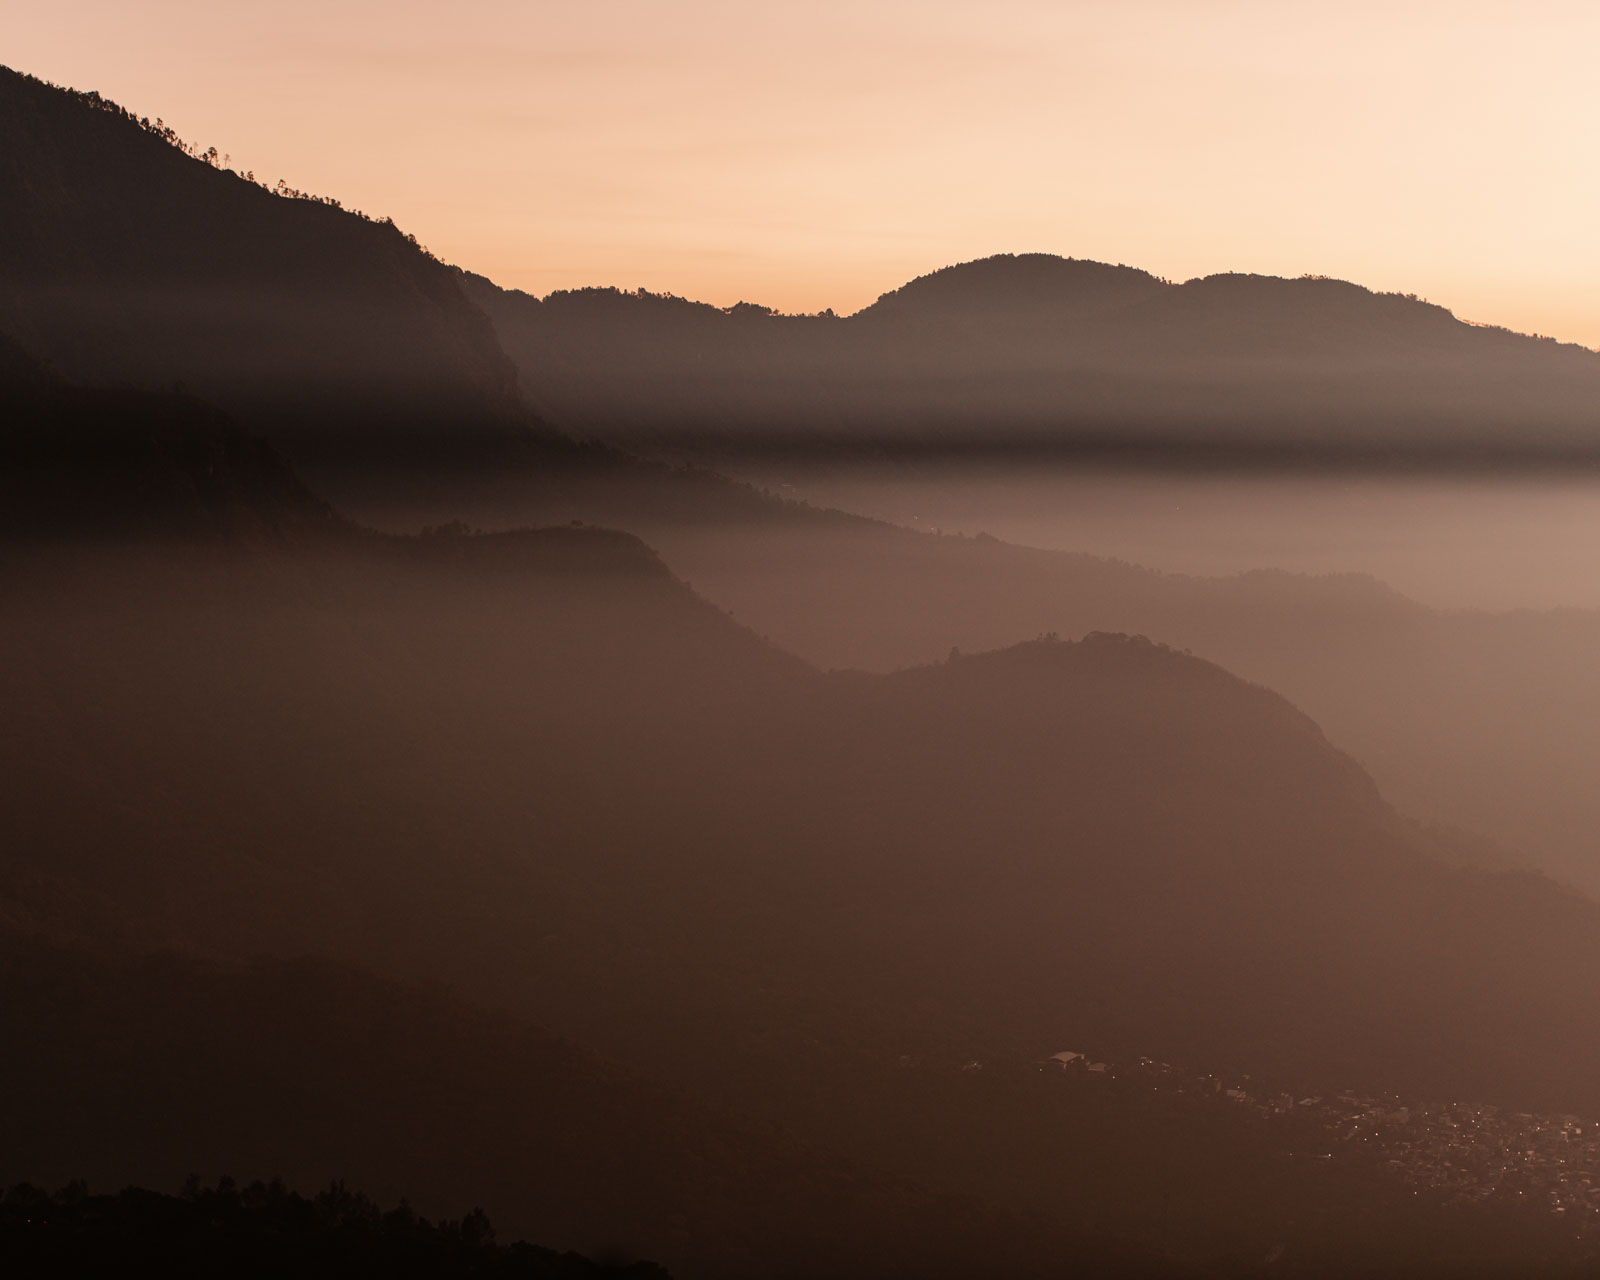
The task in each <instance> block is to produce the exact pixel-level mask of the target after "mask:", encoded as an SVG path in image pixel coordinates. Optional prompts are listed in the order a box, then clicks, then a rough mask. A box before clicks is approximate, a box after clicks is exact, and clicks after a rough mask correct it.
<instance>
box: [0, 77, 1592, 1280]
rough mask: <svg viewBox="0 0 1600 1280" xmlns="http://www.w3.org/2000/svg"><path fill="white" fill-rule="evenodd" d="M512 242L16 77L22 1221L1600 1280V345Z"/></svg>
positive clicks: (445, 1242) (1386, 312) (4, 433)
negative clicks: (787, 282)
mask: <svg viewBox="0 0 1600 1280" xmlns="http://www.w3.org/2000/svg"><path fill="white" fill-rule="evenodd" d="M475 265H477V264H473V263H461V264H455V263H451V262H447V261H444V260H442V259H441V258H440V257H439V256H436V255H435V254H433V253H431V252H429V251H428V250H427V249H426V248H425V247H424V246H423V245H422V244H420V243H419V242H418V240H417V239H416V238H415V237H414V236H412V235H411V234H409V233H408V231H407V230H405V229H402V228H401V227H399V226H397V225H395V223H394V222H392V221H390V220H389V219H387V218H381V219H380V218H376V217H370V216H368V215H366V214H364V213H360V212H357V211H355V210H351V209H346V208H344V207H343V206H342V205H341V204H340V203H339V201H338V200H337V199H335V198H332V197H329V196H322V195H310V194H308V193H305V192H302V191H299V190H296V189H295V188H294V187H292V186H291V185H290V184H288V183H285V182H278V183H276V184H272V183H267V182H263V181H258V180H257V179H256V177H255V175H254V173H253V172H250V171H248V170H243V169H242V168H241V167H238V166H233V165H232V164H231V162H230V158H229V157H226V156H222V155H219V154H217V152H216V150H215V149H214V148H213V149H210V150H206V149H202V148H200V147H197V146H193V145H190V144H188V143H186V142H185V141H184V140H183V138H181V137H180V136H179V135H178V134H177V133H176V132H175V131H174V130H173V129H171V128H170V127H168V126H167V125H166V123H165V121H164V120H162V119H151V118H149V117H146V116H142V115H138V114H135V112H134V111H132V110H128V109H125V108H124V107H123V106H121V105H119V104H118V103H116V102H113V101H111V100H110V99H109V98H107V97H102V96H101V95H100V94H98V93H95V92H89V91H87V90H78V89H68V88H63V87H61V86H58V85H53V84H50V83H48V82H46V81H44V80H42V79H39V78H36V77H34V76H31V75H28V74H25V73H24V72H22V71H13V70H8V69H5V68H0V405H3V406H4V414H3V418H0V716H3V718H4V723H5V724H6V726H7V730H8V731H7V733H6V734H5V735H3V737H0V816H3V819H4V825H5V829H6V831H7V838H6V839H5V840H4V841H3V842H0V1043H5V1044H6V1045H7V1046H8V1050H7V1052H5V1053H4V1054H0V1187H3V1188H10V1190H8V1191H4V1192H0V1260H3V1259H4V1258H6V1257H8V1256H9V1257H15V1258H22V1259H26V1260H27V1264H28V1266H30V1267H32V1268H33V1271H32V1272H30V1274H40V1275H55V1274H61V1275H65V1274H73V1273H74V1272H73V1270H72V1268H73V1267H75V1266H77V1267H81V1266H83V1265H87V1264H86V1261H85V1260H86V1259H87V1260H92V1261H96V1262H103V1260H104V1259H107V1258H110V1259H116V1260H120V1264H122V1265H134V1263H135V1262H138V1263H140V1264H141V1265H148V1266H151V1267H155V1268H157V1269H162V1268H165V1269H167V1270H169V1271H170V1270H171V1269H172V1268H173V1267H174V1266H177V1265H179V1263H178V1262H177V1261H175V1260H178V1259H188V1262H186V1263H183V1265H191V1264H192V1265H194V1266H199V1267H200V1268H201V1270H200V1271H198V1272H196V1274H205V1275H219V1276H220V1275H225V1274H235V1273H237V1272H238V1268H239V1267H240V1266H242V1265H244V1263H243V1262H241V1261H240V1260H241V1259H250V1258H252V1257H255V1258H256V1259H257V1262H258V1263H259V1265H260V1266H262V1267H281V1268H299V1269H300V1271H301V1272H302V1273H304V1274H316V1275H329V1276H333V1275H356V1274H366V1273H370V1271H371V1270H372V1269H374V1268H377V1269H383V1270H385V1271H386V1273H393V1274H417V1275H430V1276H432V1275H468V1274H473V1275H476V1274H496V1275H499V1274H506V1275H538V1276H547V1277H555V1276H566V1277H572V1278H573V1280H576V1278H577V1277H587V1276H590V1275H602V1274H613V1275H626V1276H632V1277H635V1278H636V1280H643V1278H646V1277H659V1276H661V1275H664V1274H670V1275H671V1276H675V1277H684V1278H688V1277H702V1276H703V1277H711V1278H716V1280H722V1278H725V1280H736V1278H744V1277H772V1278H773V1280H780V1278H784V1280H787V1278H790V1277H792V1278H794V1280H800V1278H801V1277H812V1276H821V1275H828V1276H854V1277H861V1278H862V1280H878V1278H883V1280H888V1278H890V1277H900V1276H908V1275H917V1276H925V1277H937V1276H950V1277H957V1276H980V1275H981V1276H990V1275H992V1276H1008V1277H1009V1276H1017V1277H1028V1276H1039V1277H1043V1276H1046V1275H1060V1274H1063V1273H1065V1272H1075V1273H1076V1272H1081V1273H1083V1274H1090V1275H1128V1276H1134V1275H1138V1276H1172V1277H1197V1276H1216V1277H1224V1276H1229V1277H1231V1276H1238V1275H1257V1274H1259V1275H1291V1276H1305V1277H1318V1276H1336V1275H1371V1276H1379V1275H1393V1276H1414V1275H1441V1276H1454V1275H1468V1274H1470V1275H1474V1276H1481V1275H1506V1276H1520V1275H1535V1274H1536V1275H1545V1274H1549V1275H1573V1276H1576V1275H1583V1274H1589V1273H1590V1272H1591V1271H1592V1269H1593V1268H1594V1267H1595V1266H1596V1265H1600V1142H1597V1135H1600V1075H1597V1073H1596V1071H1595V1065H1596V1063H1597V1061H1600V841H1597V838H1596V835H1595V833H1596V832H1600V787H1597V786H1596V785H1595V778H1596V770H1597V767H1600V739H1597V734H1600V730H1597V728H1596V726H1597V725H1600V662H1597V661H1596V659H1597V657H1600V586H1596V583H1597V582H1600V576H1597V575H1596V573H1595V569H1596V567H1597V565H1596V561H1597V558H1600V396H1597V394H1596V393H1597V392H1600V353H1596V352H1595V351H1591V350H1589V349H1587V348H1585V347H1583V346H1580V345H1578V344H1575V343H1565V342H1557V341H1555V340H1553V339H1549V338H1545V337H1538V336H1534V335H1529V334H1521V333H1517V332H1513V331H1512V330H1511V329H1509V328H1499V327H1495V326H1491V325H1486V324H1469V323H1467V322H1465V321H1462V320H1460V319H1458V318H1457V317H1456V316H1455V315H1453V314H1452V313H1451V312H1450V311H1448V310H1446V309H1445V308H1444V307H1441V306H1437V305H1434V304H1432V303H1429V302H1426V301H1424V300H1422V299H1419V298H1417V297H1414V296H1411V295H1409V294H1400V293H1394V292H1386V291H1381V290H1370V289H1367V288H1365V287H1363V286H1361V285H1358V284H1352V283H1347V282H1343V281H1338V280H1330V279H1325V278H1322V277H1320V276H1305V277H1301V278H1286V277H1278V276H1269V275H1263V274H1257V273H1243V272H1241V273H1223V274H1211V275H1207V276H1204V277H1200V278H1196V279H1192V280H1188V281H1182V282H1179V281H1173V280H1167V279H1164V278H1161V277H1160V276H1158V275H1157V274H1154V273H1152V272H1147V271H1144V270H1141V269H1137V268H1135V267H1130V266H1118V265H1111V264H1108V263H1101V262H1096V261H1092V260H1088V259H1079V258H1072V257H1066V256H1060V255H1056V254H1044V253H1018V254H1011V253H1000V254H994V255H990V256H987V257H978V258H974V259H972V260H968V261H964V262H961V263H958V264H956V265H952V266H947V267H943V268H939V269H935V270H931V271H929V272H927V273H925V274H923V275H921V276H918V277H917V278H915V279H909V280H908V281H907V282H906V283H905V284H904V285H903V286H901V287H898V288H894V289H892V290H890V291H889V292H887V293H884V294H883V295H882V296H881V297H880V298H879V299H878V300H877V302H875V303H873V304H871V305H869V306H866V307H864V308H862V309H859V310H857V311H855V312H854V313H852V314H844V315H836V314H834V313H833V312H832V311H831V310H829V311H822V312H816V313H811V314H783V313H781V312H780V311H778V310H776V309H774V308H769V307H766V306H762V305H757V304H755V303H751V302H743V303H738V304H736V305H727V306H712V305H710V304H706V303H699V302H693V301H690V300H687V299H685V298H683V297H679V296H676V295H673V294H670V293H665V292H650V291H647V290H642V289H630V290H619V289H613V288H609V287H599V285H598V284H597V285H596V287H592V288H572V289H561V290H556V291H554V292H547V293H545V294H544V295H542V296H535V295H534V294H531V293H527V292H523V291H519V290H517V289H514V288H510V287H503V286H502V284H501V283H497V282H496V281H495V280H493V279H491V278H489V276H487V275H483V274H478V273H477V272H476V271H475V270H474V269H473V268H474V266H475ZM124 1187H127V1188H129V1190H127V1191H124V1190H123V1188H124ZM491 1221H492V1222H493V1223H494V1224H496V1226H497V1227H498V1229H499V1235H498V1237H497V1236H496V1235H495V1232H494V1230H493V1229H492V1228H491V1227H490V1226H489V1223H490V1222H491ZM262 1240H270V1242H271V1244H270V1248H268V1247H266V1246H262V1245H260V1241H262ZM514 1242H515V1243H514ZM263 1249H264V1250H265V1251H264V1252H263V1251H262V1250H263ZM195 1259H204V1261H203V1262H196V1261H195ZM375 1260H376V1261H375ZM405 1268H411V1269H410V1270H405ZM0 1269H3V1266H0Z"/></svg>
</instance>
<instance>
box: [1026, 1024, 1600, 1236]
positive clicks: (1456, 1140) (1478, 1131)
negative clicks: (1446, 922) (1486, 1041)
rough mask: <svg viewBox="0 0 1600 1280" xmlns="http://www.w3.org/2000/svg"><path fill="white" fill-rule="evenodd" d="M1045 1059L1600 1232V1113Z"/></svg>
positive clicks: (1074, 1056) (1336, 1154)
mask: <svg viewBox="0 0 1600 1280" xmlns="http://www.w3.org/2000/svg"><path fill="white" fill-rule="evenodd" d="M1037 1066H1038V1067H1039V1069H1040V1070H1046V1071H1049V1070H1061V1071H1066V1072H1072V1073H1074V1074H1078V1073H1082V1074H1083V1075H1084V1076H1085V1077H1092V1076H1096V1075H1104V1076H1108V1077H1112V1078H1121V1079H1128V1078H1140V1079H1142V1080H1144V1081H1145V1082H1147V1083H1149V1084H1151V1085H1152V1086H1154V1087H1156V1088H1165V1089H1175V1090H1177V1091H1180V1092H1183V1093H1185V1094H1191V1095H1198V1096H1202V1097H1204V1096H1211V1097H1214V1098H1216V1099H1217V1100H1218V1101H1219V1102H1221V1103H1225V1104H1231V1105H1234V1106H1237V1107H1240V1108H1242V1109H1245V1110H1246V1111H1247V1112H1248V1113H1249V1114H1250V1115H1251V1116H1252V1117H1253V1118H1255V1119H1256V1120H1258V1121H1261V1122H1267V1123H1271V1122H1275V1121H1281V1122H1286V1128H1285V1137H1286V1139H1290V1140H1291V1142H1292V1144H1293V1146H1294V1148H1295V1149H1296V1155H1297V1156H1299V1157H1300V1158H1306V1159H1322V1160H1348V1159H1360V1160H1362V1161H1363V1162H1364V1163H1367V1164H1369V1165H1370V1164H1374V1163H1375V1164H1377V1165H1379V1166H1380V1167H1382V1169H1383V1170H1384V1171H1385V1172H1386V1173H1387V1174H1389V1175H1390V1176H1392V1177H1394V1178H1396V1179H1397V1180H1398V1181H1400V1182H1401V1183H1402V1184H1404V1185H1406V1186H1409V1187H1412V1188H1414V1189H1417V1190H1429V1191H1432V1192H1435V1193H1438V1194H1442V1195H1443V1196H1444V1198H1445V1199H1446V1200H1449V1201H1457V1202H1462V1203H1475V1202H1481V1201H1485V1200H1488V1199H1490V1198H1491V1197H1496V1198H1505V1197H1517V1198H1523V1199H1525V1200H1526V1201H1527V1202H1528V1203H1530V1204H1542V1205H1545V1206H1547V1207H1548V1208H1549V1210H1550V1211H1552V1212H1553V1213H1556V1214H1559V1215H1561V1216H1562V1217H1563V1218H1564V1220H1565V1221H1566V1222H1567V1223H1568V1224H1570V1225H1571V1226H1572V1227H1573V1228H1574V1229H1575V1230H1576V1231H1578V1232H1580V1233H1582V1234H1591V1233H1592V1234H1595V1235H1600V1122H1597V1121H1594V1120H1583V1119H1581V1118H1579V1117H1578V1116H1574V1115H1549V1114H1534V1113H1531V1112H1525V1111H1523V1112H1517V1111H1508V1110H1505V1109H1503V1108H1501V1107H1495V1106H1486V1105H1469V1104H1464V1103H1420V1102H1417V1101H1415V1100H1406V1099H1401V1098H1398V1097H1394V1096H1383V1097H1372V1096H1368V1095H1364V1094H1359V1093H1337V1094H1328V1095H1314V1096H1303V1097H1297V1096H1295V1095H1293V1094H1288V1093H1282V1092H1276V1091H1271V1090H1267V1089H1263V1088H1261V1087H1260V1086H1258V1085H1255V1084H1253V1083H1252V1081H1251V1080H1250V1079H1249V1078H1248V1077H1245V1078H1243V1079H1240V1080H1236V1081H1235V1080H1225V1079H1223V1078H1221V1077H1218V1076H1211V1075H1205V1076H1200V1075H1194V1074H1192V1073H1189V1072H1186V1071H1184V1070H1183V1069H1182V1068H1179V1067H1174V1066H1172V1065H1171V1064H1169V1063H1164V1062H1156V1061H1154V1060H1152V1059H1150V1058H1140V1059H1139V1060H1138V1062H1137V1063H1136V1064H1132V1065H1112V1064H1107V1063H1097V1062H1092V1061H1091V1060H1090V1059H1089V1058H1088V1057H1086V1056H1085V1055H1084V1054H1081V1053H1077V1052H1074V1051H1071V1050H1063V1051H1062V1052H1060V1053H1056V1054H1053V1055H1051V1057H1049V1058H1046V1059H1045V1060H1044V1061H1043V1062H1040V1063H1038V1064H1037ZM1288 1123H1292V1128H1289V1127H1287V1124H1288ZM1308 1139H1310V1140H1312V1141H1311V1142H1310V1146H1309V1147H1308V1146H1307V1142H1308Z"/></svg>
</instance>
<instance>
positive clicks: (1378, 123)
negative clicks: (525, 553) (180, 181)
mask: <svg viewBox="0 0 1600 1280" xmlns="http://www.w3.org/2000/svg"><path fill="white" fill-rule="evenodd" d="M7 34H8V40H7V48H6V51H5V53H4V60H5V61H6V62H7V64H8V65H11V66H13V67H15V68H16V69H17V70H20V71H25V72H28V73H30V74H33V75H37V76H41V77H44V78H47V79H50V80H53V81H56V82H58V83H64V84H68V85H71V86H72V87H74V88H78V89H94V90H98V91H99V92H101V93H103V94H105V95H106V96H107V97H109V98H113V99H115V100H116V101H118V102H120V103H122V104H123V105H125V106H127V107H129V108H130V109H132V110H134V111H136V112H138V113H140V114H147V115H150V116H152V117H154V116H158V115H159V116H161V117H163V118H164V119H165V120H166V121H167V122H168V123H170V124H172V125H173V126H174V127H175V128H176V129H177V130H178V132H179V133H180V134H181V135H183V136H184V137H186V138H188V139H190V140H192V141H194V142H197V143H199V144H200V145H202V146H205V145H213V144H214V145H216V146H217V147H218V148H219V149H220V150H222V151H225V152H229V153H231V155H232V156H233V157H234V164H235V167H237V168H241V169H244V168H248V169H253V170H254V171H255V173H256V174H257V176H258V177H262V178H265V179H266V180H268V181H273V180H276V179H277V178H279V177H283V178H285V179H287V180H288V181H289V182H290V183H291V184H292V185H294V186H297V187H301V188H304V189H307V190H312V191H316V192H319V193H325V194H330V195H334V196H337V197H338V198H339V199H340V200H341V201H343V202H344V203H345V204H346V205H347V206H351V207H359V208H362V209H365V210H366V211H367V212H369V213H372V214H374V215H377V216H385V215H387V216H391V217H393V218H394V219H395V220H396V222H398V223H399V224H400V225H401V226H402V227H404V228H405V229H406V230H408V231H411V232H413V233H414V234H415V235H417V237H418V238H419V239H420V240H422V241H423V242H424V243H426V244H428V245H429V246H430V247H431V248H432V249H433V250H434V251H435V252H436V253H438V254H439V255H440V256H441V257H443V258H445V259H447V260H448V261H451V262H454V263H457V264H459V265H461V266H463V267H466V268H468V269H470V270H474V271H478V272H481V273H483V274H485V275H487V276H489V277H491V278H492V279H494V280H495V281H496V282H498V283H500V284H502V285H506V286H508V287H514V288H519V289H525V290H527V291H528V292H530V293H535V294H538V295H540V296H543V295H545V294H548V293H549V292H551V291H552V290H554V289H560V288H573V287H581V286H584V285H601V286H604V285H615V286H617V287H620V288H627V289H632V288H637V287H644V288H647V289H650V290H652V291H655V292H666V293H675V294H680V295H683V296H686V297H690V298H695V299H697V300H702V301H706V302H710V303H713V304H716V305H722V306H726V305H730V304H732V303H734V302H737V301H741V300H745V301H751V302H760V303H764V304H766V305H768V306H773V307H776V308H778V309H779V310H782V311H789V312H814V311H820V310H823V309H825V308H831V309H833V310H835V311H837V312H839V313H840V314H849V313H851V312H854V311H856V310H859V309H860V308H861V307H862V306H865V305H867V304H868V303H870V302H871V301H872V300H873V299H875V298H876V297H878V296H879V295H880V294H881V293H883V292H885V291H887V290H889V289H893V288H896V287H898V286H899V285H901V284H903V283H905V282H906V281H907V280H909V279H912V278H913V277H915V276H918V275H923V274H926V273H927V272H929V271H932V270H935V269H937V268H939V267H942V266H946V265H949V264H951V263H955V262H961V261H968V260H971V259H974V258H981V257H986V256H988V255H990V254H993V253H1025V252H1044V253H1057V254H1061V255H1063V256H1067V257H1078V258H1093V259H1097V260H1101V261H1107V262H1123V263H1127V264H1128V265H1130V266H1135V267H1140V268H1143V269H1145V270H1147V271H1151V272H1153V273H1154V274H1156V275H1160V276H1165V277H1168V278H1171V279H1175V280H1184V279H1189V278H1192V277H1195V276H1203V275H1209V274H1212V273H1215V272H1219V271H1249V272H1258V273H1261V274H1267V275H1281V276H1291V277H1292V276H1299V275H1304V274H1317V275H1328V276H1335V277H1338V278H1341V279H1347V280H1352V281H1354V282H1356V283H1358V284H1362V285H1365V286H1367V287H1368V288H1372V289H1376V290H1380V291H1394V292H1405V293H1416V294H1418V295H1420V296H1423V297H1426V298H1428V299H1429V300H1430V301H1433V302H1436V303H1439V304H1440V305H1442V306H1445V307H1448V308H1449V309H1450V310H1452V311H1453V312H1455V314H1457V315H1458V316H1460V317H1461V318H1462V319H1466V320H1471V321H1476V322H1481V323H1491V324H1499V325H1505V326H1507V327H1509V328H1513V329H1518V330H1523V331H1526V332H1537V333H1542V334H1549V335H1553V336H1556V337H1559V338H1562V339H1564V340H1568V341H1577V342H1581V343H1583V344H1584V345H1586V346H1591V347H1600V242H1597V241H1596V239H1595V237H1594V236H1593V234H1592V230H1591V229H1592V227H1593V226H1594V225H1596V224H1600V174H1597V173H1596V172H1595V171H1594V169H1593V166H1592V165H1590V164H1588V163H1587V156H1588V154H1589V152H1590V151H1591V150H1592V145H1591V144H1592V140H1593V139H1594V138H1595V137H1596V135H1597V134H1600V99H1596V98H1595V96H1594V95H1593V94H1592V93H1590V92H1589V91H1588V85H1587V77H1588V67H1587V66H1586V65H1585V64H1586V60H1587V58H1588V51H1589V50H1590V49H1592V48H1594V47H1596V46H1597V45H1600V11H1594V10H1592V9H1590V8H1588V7H1586V6H1580V5H1577V4H1566V3H1558V4H1546V5H1541V6H1537V7H1533V8H1530V7H1528V6H1513V5H1510V4H1502V3H1476V4H1451V5H1444V4H1437V3H1433V2H1432V0H1397V2H1396V3H1392V4H1386V5H1378V4H1375V3H1359V2H1358V3H1354V4H1344V5H1338V6H1334V5H1330V4H1320V3H1318V4H1307V5H1297V6H1281V5H1273V4H1266V3H1260V2H1259V0H1219V2H1217V3H1209V4H1204V5H1196V4H1184V3H1179V2H1178V0H1137V2H1135V3H1127V4H1118V5H1112V4H1102V3H1085V4H1050V3H1045V2H1044V0H1003V2H1002V3H996V4H989V5H985V6H982V7H981V9H980V8H979V7H977V6H973V5H970V4H958V3H952V2H951V0H928V2H926V3H921V4H915V5H913V4H907V3H892V2H888V0H884V2H880V3H876V4H861V5H846V4H842V3H838V2H837V0H828V2H827V3H821V4H808V5H805V6H800V5H794V4H787V3H785V4H775V5H767V6H759V7H750V6H741V5H734V4H731V3H726V2H725V0H693V2H691V3H685V4H680V5H677V6H673V7H666V6H661V5H652V4H648V3H643V2H642V0H599V2H597V3H595V4H593V5H589V6H583V7H581V8H579V7H569V6H561V5H554V4H544V3H537V4H527V3H514V2H513V0H474V2H473V3H468V4H465V5H461V6H456V7H455V8H454V9H453V10H452V11H451V13H450V14H449V15H448V16H441V15H440V13H439V12H438V10H437V9H436V8H435V7H434V6H430V5H426V4H423V3H421V2H420V0H398V2H396V3H391V4H379V3H376V2H375V0H330V2H328V3H321V4H315V5H314V4H312V3H311V2H310V0H287V2H286V3H284V4H281V5H279V6H276V7H275V8H274V9H272V10H271V11H267V10H265V9H258V8H255V7H250V8H245V7H243V6H239V7H234V6H227V7H222V8H219V7H217V6H214V5H209V4H203V3H197V2H196V0H156V2H155V3H152V4H147V5H143V6H138V7H137V11H134V10H133V9H131V8H130V7H129V6H126V5H121V6H119V5H113V4H111V3H109V0H60V2H59V3H57V4H54V5H51V6H33V7H32V9H31V10H30V11H27V12H24V13H21V14H18V15H15V16H13V18H12V20H11V22H10V23H9V24H8V32H7Z"/></svg>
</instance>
